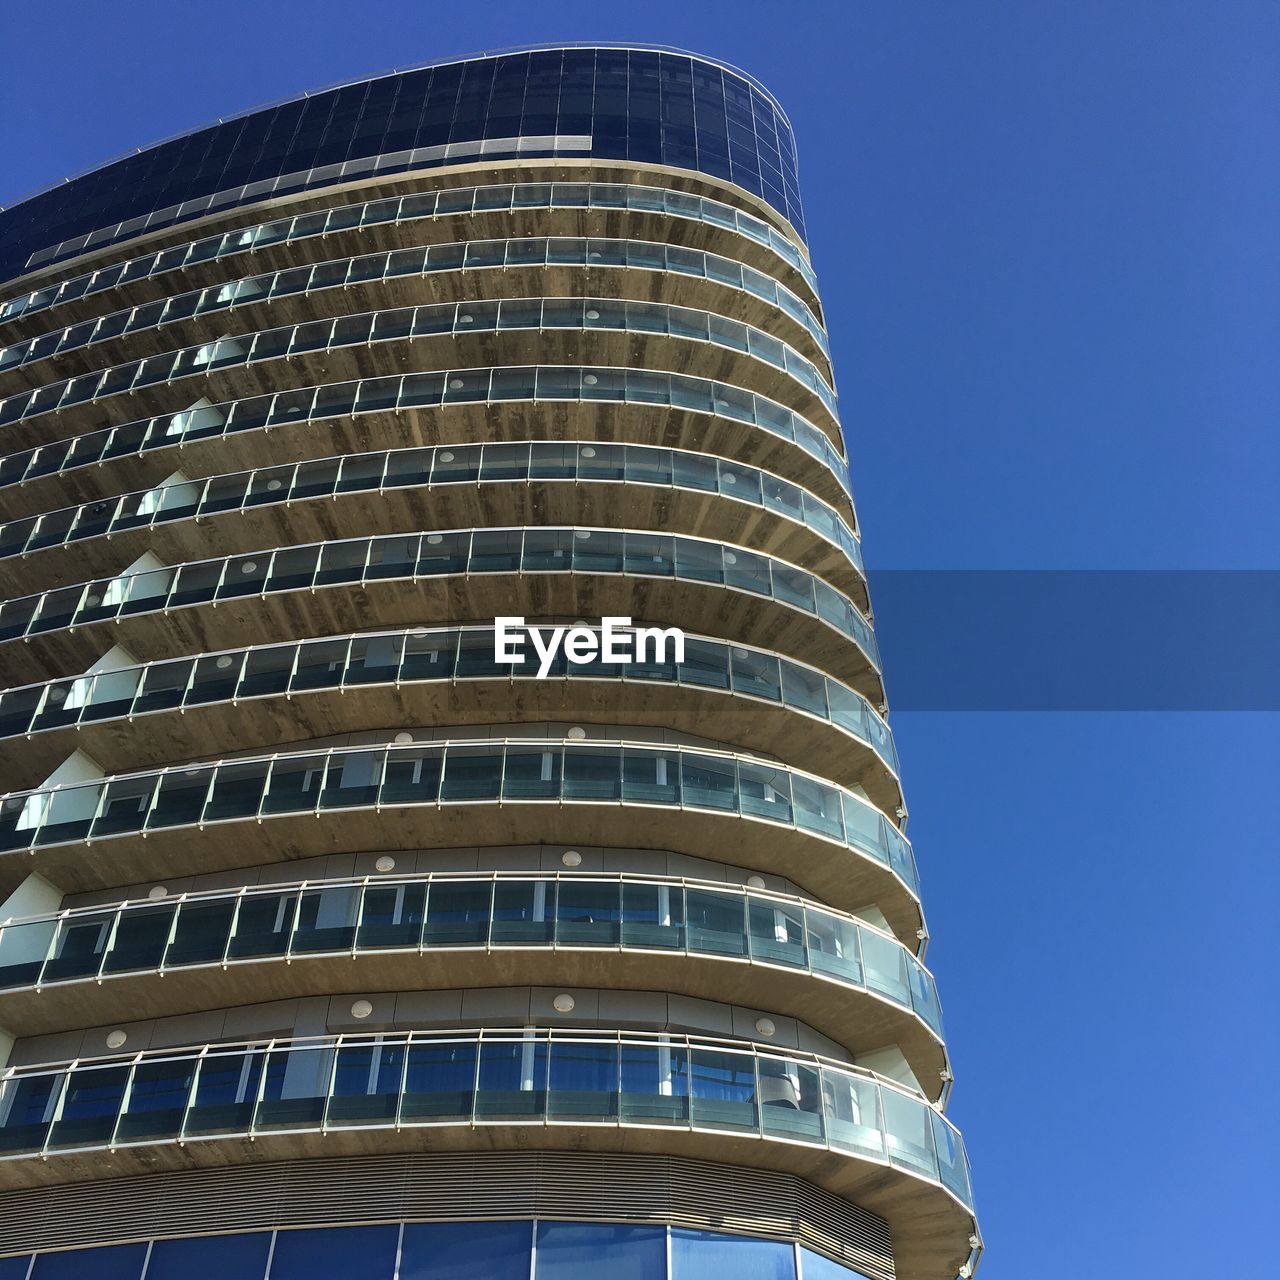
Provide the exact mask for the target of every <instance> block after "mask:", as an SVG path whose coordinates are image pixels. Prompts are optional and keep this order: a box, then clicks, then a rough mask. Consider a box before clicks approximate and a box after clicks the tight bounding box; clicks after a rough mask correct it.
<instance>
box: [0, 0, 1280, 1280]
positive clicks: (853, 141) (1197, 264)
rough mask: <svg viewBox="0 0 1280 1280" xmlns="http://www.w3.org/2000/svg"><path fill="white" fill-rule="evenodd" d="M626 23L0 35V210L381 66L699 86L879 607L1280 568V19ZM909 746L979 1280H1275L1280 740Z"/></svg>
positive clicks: (1269, 721)
mask: <svg viewBox="0 0 1280 1280" xmlns="http://www.w3.org/2000/svg"><path fill="white" fill-rule="evenodd" d="M627 8H631V9H633V12H631V13H630V14H629V15H628V14H626V13H625V12H624V9H623V6H616V7H615V6H606V5H603V4H601V3H599V0H596V2H595V3H582V2H580V0H557V3H555V4H554V5H550V4H547V5H542V4H535V3H530V2H529V0H522V2H520V3H511V2H509V0H486V2H485V3H483V4H455V3H441V2H438V0H437V2H435V3H432V2H430V0H417V2H415V3H410V2H408V0H403V2H401V3H392V2H378V0H364V3H360V4H357V3H351V2H349V0H347V2H343V3H336V2H335V0H305V2H301V0H262V2H261V3H253V4H249V3H242V2H240V0H222V2H221V3H217V4H200V5H197V4H184V3H175V0H144V2H141V3H138V2H133V3H127V2H121V3H116V4H111V5H107V4H102V3H97V2H93V3H90V2H88V0H78V2H75V0H63V3H59V4H49V3H45V4H33V3H24V4H19V3H17V2H16V0H9V3H7V4H5V6H4V10H5V12H4V17H3V24H4V26H3V33H2V35H0V40H2V42H3V47H2V48H0V119H3V120H4V121H5V126H4V130H3V142H2V143H0V161H2V163H0V202H7V201H9V200H12V199H13V198H15V197H16V196H18V195H20V194H22V193H24V192H26V191H27V190H29V189H31V188H33V187H35V186H38V185H44V184H45V183H47V182H50V181H53V180H55V179H57V178H59V177H61V176H63V175H65V174H67V173H71V172H74V171H76V170H78V169H80V168H83V167H86V166H89V165H91V164H95V163H97V162H99V161H101V160H103V159H105V158H107V157H109V156H113V155H115V154H116V153H118V152H120V151H123V150H125V149H127V148H129V147H132V146H135V145H138V144H142V143H146V142H149V141H152V140H154V139H155V138H157V137H160V136H163V135H165V134H168V133H172V132H177V131H180V130H183V129H186V128H189V127H191V126H195V125H198V124H202V123H205V122H206V121H207V120H209V119H210V118H212V117H215V116H217V115H219V114H230V113H233V112H236V111H239V110H240V109H242V108H245V107H248V106H251V105H253V104H255V103H259V102H262V101H265V100H268V99H272V98H276V97H280V96H285V95H289V94H292V93H295V92H298V91H301V90H303V89H307V88H312V87H316V86H319V85H323V84H326V83H328V82H331V81H333V80H337V79H344V78H350V77H357V76H360V75H363V74H366V73H372V72H376V71H379V70H384V69H387V68H389V67H392V66H395V65H403V64H408V63H415V62H422V61H429V60H432V59H435V58H441V57H447V56H450V55H456V54H461V53H466V52H471V51H475V50H481V49H487V48H496V47H502V46H507V45H512V44H519V43H526V42H535V41H537V42H540V41H554V40H561V39H611V40H633V39H634V40H639V41H654V42H661V43H669V44H677V45H682V46H685V47H688V48H692V49H696V50H700V51H703V52H706V53H709V54H714V55H718V56H720V57H723V58H725V59H727V60H728V61H730V62H733V63H736V64H737V65H739V66H742V67H744V68H746V69H747V70H749V71H751V72H753V73H754V74H755V75H757V76H758V77H759V78H760V79H762V80H763V81H764V82H765V83H766V84H767V85H769V87H770V88H771V89H773V90H774V92H775V93H776V94H777V96H778V97H779V98H780V99H781V100H782V102H783V104H784V106H785V107H786V108H787V110H788V113H789V114H790V116H791V118H792V121H793V123H794V124H795V128H796V134H797V139H798V142H799V147H800V161H801V186H802V189H803V194H804V198H805V205H806V211H807V216H808V220H809V228H810V239H811V244H812V250H813V258H814V262H815V265H816V268H817V271H818V274H819V278H820V282H821V285H822V290H823V295H824V299H825V302H826V307H827V311H828V318H829V321H830V325H831V333H832V339H833V347H834V352H835V358H836V369H837V374H838V377H839V390H840V393H841V402H842V407H843V412H844V417H845V423H846V430H847V433H848V436H849V446H850V455H851V460H852V467H853V474H854V483H855V487H856V491H857V494H858V500H859V512H860V516H861V519H862V524H863V527H864V532H865V546H866V552H867V559H868V562H869V563H870V564H871V565H872V567H873V568H880V569H883V568H913V569H956V568H965V569H1001V568H1022V569H1037V568H1071V569H1078V568H1111V567H1121V568H1162V569H1191V568H1196V569H1239V568H1272V569H1274V568H1278V567H1280V555H1278V551H1280V537H1278V534H1280V515H1278V513H1277V492H1278V490H1280V441H1278V436H1277V430H1278V427H1280V361H1278V360H1277V353H1278V352H1280V238H1278V236H1277V230H1278V229H1280V159H1278V157H1277V142H1280V87H1278V86H1280V5H1277V4H1275V3H1274V0H1257V2H1256V3H1252V4H1251V3H1246V2H1245V0H1198V2H1196V3H1188V2H1186V0H1122V2H1117V0H1070V2H1069V3H1048V2H1042V0H1021V2H1016V3H1015V2H1013V0H981V2H979V0H970V2H969V3H961V2H959V0H931V2H925V0H892V2H889V3H886V0H838V2H834V3H822V2H817V3H814V2H808V0H791V3H777V2H776V0H774V2H768V3H766V2H764V0H741V2H740V3H736V4H729V3H721V2H719V0H647V3H645V4H644V5H641V6H627ZM1188 596H1189V598H1188V600H1187V609H1188V610H1189V611H1191V612H1195V611H1196V610H1197V608H1198V607H1199V601H1198V600H1197V599H1196V598H1195V593H1194V592H1193V591H1191V590H1189V591H1188ZM891 622H892V619H888V620H886V624H887V625H886V628H885V637H884V646H885V652H886V664H887V673H888V681H889V688H890V693H891V695H892V691H893V672H894V650H893V642H892V634H891V632H892V627H891V625H888V624H890V623H891ZM1098 625H1099V627H1100V628H1105V627H1106V618H1105V617H1102V616H1100V617H1099V618H1098ZM936 626H937V642H938V644H939V645H944V644H946V642H947V641H946V622H945V619H943V618H938V619H937V622H936ZM1126 639H1127V637H1126V636H1125V635H1124V634H1114V635H1112V637H1111V642H1112V643H1114V644H1116V645H1123V644H1125V643H1126ZM1128 639H1132V637H1128ZM1068 674H1069V673H1068ZM894 727H895V730H896V733H897V737H898V742H899V745H900V749H901V752H902V756H903V760H904V771H905V784H906V787H907V793H908V798H909V802H910V805H911V826H910V832H911V835H912V838H913V840H914V842H915V845H916V849H917V853H918V856H919V859H920V863H921V868H922V874H923V877H924V885H925V902H926V907H927V909H928V912H929V917H930V923H931V928H932V932H933V937H934V941H933V944H932V946H931V948H930V953H929V960H930V963H931V965H932V966H933V967H934V969H935V971H936V972H937V974H938V977H939V981H940V985H941V990H942V995H943V1000H944V1005H945V1008H946V1016H947V1023H948V1032H949V1041H950V1044H951V1048H952V1053H953V1057H954V1066H955V1070H956V1075H957V1084H956V1089H955V1094H954V1097H953V1103H952V1108H951V1114H952V1115H953V1117H954V1118H955V1119H956V1120H957V1122H958V1123H959V1124H960V1125H961V1127H962V1128H963V1129H964V1131H965V1132H966V1134H967V1136H968V1141H969V1147H970V1152H971V1154H972V1157H973V1161H974V1166H975V1175H976V1182H977V1193H978V1198H979V1210H980V1213H981V1218H982V1223H983V1227H984V1231H985V1233H986V1236H987V1241H988V1246H989V1252H988V1257H987V1259H986V1260H985V1261H984V1263H983V1267H982V1272H981V1275H982V1277H983V1280H1032V1278H1035V1280H1056V1278H1058V1277H1062V1278H1066V1277H1070V1278H1071V1280H1076V1278H1077V1277H1079V1276H1082V1275H1086V1276H1089V1277H1091V1280H1102V1278H1109V1277H1113V1276H1114V1277H1124V1278H1125V1280H1130V1278H1132V1277H1135V1276H1140V1277H1145V1276H1152V1277H1157V1276H1158V1277H1168V1276H1177V1277H1182V1276H1215V1277H1216V1276H1259V1275H1264V1274H1273V1273H1274V1268H1275V1259H1274V1248H1273V1247H1268V1248H1267V1250H1266V1253H1265V1255H1264V1247H1263V1240H1262V1236H1263V1220H1264V1217H1265V1219H1266V1220H1273V1218H1274V1213H1275V1193H1274V1188H1275V1187H1276V1179H1277V1175H1276V1163H1275V1154H1274V1153H1275V1151H1276V1149H1277V1145H1278V1144H1277V1139H1280V1133H1278V1132H1277V1126H1276V1122H1275V1118H1274V1117H1275V1110H1276V1108H1275V1102H1274V1098H1275V1088H1274V1084H1273V1082H1272V1080H1271V1076H1272V1073H1273V1071H1274V1070H1275V1068H1276V1065H1277V1062H1280V1041H1278V1038H1277V1035H1276V1030H1275V1020H1276V1016H1277V1008H1278V1007H1280V1006H1278V1005H1277V999H1276V997H1277V994H1280V992H1278V991H1277V982H1276V973H1277V964H1276V959H1275V954H1274V945H1273V940H1274V938H1275V935H1276V914H1277V907H1278V906H1280V894H1278V893H1277V887H1278V881H1277V873H1276V863H1275V851H1276V832H1277V827H1278V825H1280V824H1278V823H1277V818H1278V817H1280V815H1278V814H1277V809H1278V808H1280V804H1278V802H1277V796H1278V795H1280V788H1278V787H1277V785H1276V777H1277V772H1278V766H1280V718H1278V717H1277V716H1276V715H1274V714H1271V715H1268V714H1264V713H1260V712H1258V713H1240V714H1230V715H1228V714H1188V713H1181V714H1173V713H1156V712H1152V713H1141V714H1118V713H1092V714H1086V713H1082V712H1063V713H1054V714H1046V713H1034V712H1013V713H999V714H997V713H990V712H988V713H971V714H970V713H966V714H960V713H948V714H940V713H927V712H910V713H903V714H899V715H897V716H895V717H894Z"/></svg>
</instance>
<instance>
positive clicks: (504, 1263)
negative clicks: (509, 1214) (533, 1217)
mask: <svg viewBox="0 0 1280 1280" xmlns="http://www.w3.org/2000/svg"><path fill="white" fill-rule="evenodd" d="M532 1244H533V1223H531V1222H421V1223H410V1224H409V1225H408V1226H406V1227H405V1229H404V1243H403V1246H402V1250H401V1254H400V1280H529V1258H530V1249H531V1247H532Z"/></svg>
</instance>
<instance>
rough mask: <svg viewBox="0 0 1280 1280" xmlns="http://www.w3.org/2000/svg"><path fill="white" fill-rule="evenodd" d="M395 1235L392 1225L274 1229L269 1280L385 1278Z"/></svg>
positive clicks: (391, 1268)
mask: <svg viewBox="0 0 1280 1280" xmlns="http://www.w3.org/2000/svg"><path fill="white" fill-rule="evenodd" d="M399 1234H400V1230H399V1228H398V1227H396V1226H382V1227H333V1228H329V1229H326V1230H320V1231H281V1232H278V1233H277V1235H276V1251H275V1254H274V1255H273V1256H272V1259H271V1280H319V1278H320V1277H322V1276H341V1277H342V1280H389V1277H390V1276H392V1275H394V1274H395V1265H396V1240H397V1238H398V1236H399Z"/></svg>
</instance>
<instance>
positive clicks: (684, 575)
mask: <svg viewBox="0 0 1280 1280" xmlns="http://www.w3.org/2000/svg"><path fill="white" fill-rule="evenodd" d="M514 573H519V574H539V573H584V574H592V575H597V576H598V575H602V574H620V575H623V576H634V577H649V578H652V577H656V578H669V579H673V580H675V581H682V582H696V583H701V584H704V585H710V586H720V587H724V588H725V589H726V590H730V591H742V592H747V593H749V594H751V595H754V596H757V597H761V598H764V599H767V600H773V601H775V602H777V603H778V604H780V605H782V606H784V607H786V608H789V609H795V610H797V611H798V612H800V613H803V614H808V615H810V616H811V617H814V618H816V619H818V620H819V621H820V622H822V623H824V624H825V625H827V626H829V627H831V628H832V629H833V630H834V631H836V632H837V633H838V634H839V635H841V636H843V637H844V638H845V639H846V640H849V641H851V642H852V643H853V644H854V645H856V646H857V648H858V649H859V650H860V651H861V653H862V655H863V657H864V658H865V659H866V661H867V662H868V663H869V664H870V665H871V666H872V667H873V668H874V669H875V670H876V671H879V669H880V655H879V651H878V649H877V647H876V640H875V634H874V632H873V631H872V630H871V626H870V624H869V623H868V622H867V620H866V618H864V617H863V616H862V614H861V613H860V612H859V611H858V608H857V606H856V605H855V604H854V603H853V602H852V601H851V600H850V599H849V598H848V597H847V596H844V595H841V593H840V592H838V591H837V590H836V589H835V588H834V587H832V586H829V585H828V584H827V583H826V582H824V581H823V580H822V579H821V578H817V577H815V576H814V575H813V574H811V573H806V572H805V571H804V570H803V569H798V568H796V567H795V566H794V565H791V564H788V563H787V562H786V561H784V560H778V559H776V558H774V557H773V556H766V555H761V554H758V553H757V552H754V551H748V550H746V549H744V548H742V547H739V546H736V545H733V544H728V543H720V542H712V541H710V540H709V539H706V538H686V537H678V536H673V535H671V534H663V533H648V532H640V531H636V530H623V529H587V528H581V527H569V528H565V527H561V528H555V527H551V526H547V527H541V526H539V527H532V528H502V529H456V530H450V531H447V532H442V533H421V534H419V533H413V534H405V535H390V536H385V537H376V538H351V539H345V540H343V541H341V542H317V543H311V544H309V545H306V546H294V547H282V548H278V549H275V550H263V551H251V552H248V553H247V554H244V555H236V556H227V557H223V558H221V559H217V560H194V561H188V562H187V563H185V564H181V565H175V566H173V567H171V568H164V569H148V570H145V571H142V572H138V573H125V574H120V575H119V576H117V577H114V578H105V579H100V580H98V581H95V582H89V583H78V584H77V585H75V586H72V587H60V588H58V589H56V590H53V591H46V592H43V593H41V594H40V595H34V596H25V597H22V598H21V599H17V600H9V601H6V602H5V603H4V604H3V605H0V641H2V640H14V639H18V638H25V637H31V636H37V635H43V634H45V633H47V632H50V631H59V630H63V629H65V628H67V627H79V626H85V625H87V624H89V623H92V622H103V621H108V620H113V619H117V618H125V617H129V616H131V615H134V614H139V613H155V612H159V611H168V610H171V609H182V608H190V607H195V606H198V605H202V604H208V603H212V602H220V601H224V600H233V599H240V598H243V597H245V596H257V595H271V594H275V593H277V592H286V591H307V590H312V589H315V588H318V587H330V586H338V585H341V584H344V583H346V584H352V583H367V582H370V581H387V580H390V579H415V580H416V579H418V578H432V577H445V576H456V575H466V576H468V577H475V576H479V575H483V574H514Z"/></svg>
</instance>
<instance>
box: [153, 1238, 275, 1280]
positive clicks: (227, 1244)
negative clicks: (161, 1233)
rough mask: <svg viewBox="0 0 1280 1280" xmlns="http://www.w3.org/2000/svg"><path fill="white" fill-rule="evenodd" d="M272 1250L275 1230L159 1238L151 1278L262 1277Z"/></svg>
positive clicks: (217, 1279) (254, 1279)
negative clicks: (228, 1234) (233, 1234)
mask: <svg viewBox="0 0 1280 1280" xmlns="http://www.w3.org/2000/svg"><path fill="white" fill-rule="evenodd" d="M270 1251H271V1232H270V1231H257V1232H254V1233H253V1234H252V1235H242V1236H199V1237H197V1238H195V1239H194V1240H157V1241H156V1242H155V1244H154V1245H153V1246H152V1249H151V1261H150V1262H149V1263H148V1264H147V1280H261V1277H262V1276H263V1275H265V1274H266V1270H267V1255H268V1254H269V1253H270Z"/></svg>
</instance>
